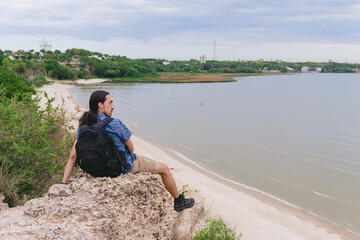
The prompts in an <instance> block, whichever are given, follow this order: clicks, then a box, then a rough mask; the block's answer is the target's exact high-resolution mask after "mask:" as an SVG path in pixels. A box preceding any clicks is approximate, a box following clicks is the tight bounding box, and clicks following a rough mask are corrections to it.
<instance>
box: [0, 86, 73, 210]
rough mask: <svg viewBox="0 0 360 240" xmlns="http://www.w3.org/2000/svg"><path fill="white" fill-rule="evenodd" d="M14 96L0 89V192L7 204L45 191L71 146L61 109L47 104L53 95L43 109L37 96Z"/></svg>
mask: <svg viewBox="0 0 360 240" xmlns="http://www.w3.org/2000/svg"><path fill="white" fill-rule="evenodd" d="M18 99H19V98H18V97H16V96H15V97H13V98H10V99H9V98H6V97H5V96H4V94H1V93H0V116H1V118H0V126H1V127H0V153H1V154H0V192H2V193H3V194H4V196H5V202H6V203H8V204H9V205H10V206H16V205H19V204H23V203H25V202H26V201H27V200H29V199H31V198H34V197H39V196H41V195H42V194H43V193H44V192H46V191H47V189H48V187H49V186H50V185H52V184H53V183H54V182H55V178H54V176H56V174H58V173H59V171H60V170H62V169H63V167H64V165H65V162H66V160H67V157H68V153H67V152H68V151H67V150H68V149H69V148H70V147H71V142H70V133H69V131H68V129H66V128H65V127H64V126H67V125H66V124H67V123H66V120H65V116H64V113H63V112H62V111H59V110H60V109H58V108H52V107H51V105H50V104H51V101H53V99H51V100H50V99H48V103H47V107H46V109H45V110H40V109H39V106H38V102H39V99H38V98H35V99H32V98H31V96H30V95H25V96H23V97H22V98H21V99H22V101H18ZM66 153H67V154H66Z"/></svg>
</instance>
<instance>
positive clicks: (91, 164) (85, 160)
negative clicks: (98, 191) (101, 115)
mask: <svg viewBox="0 0 360 240" xmlns="http://www.w3.org/2000/svg"><path fill="white" fill-rule="evenodd" d="M111 120H112V118H106V119H104V120H102V121H100V122H97V123H95V124H93V125H90V126H88V125H86V124H84V125H81V126H80V130H79V137H78V140H77V143H76V145H75V148H76V163H75V165H77V164H79V166H80V168H81V169H82V170H84V171H85V172H87V173H89V174H91V175H93V176H94V177H117V176H119V175H120V174H121V173H122V172H123V171H124V167H125V165H126V157H125V154H124V153H123V152H122V151H121V150H119V149H117V147H116V146H115V144H114V140H113V139H112V138H111V137H110V136H109V134H108V133H107V132H106V131H105V129H104V128H103V127H104V126H105V125H106V124H108V123H109V122H110V121H111Z"/></svg>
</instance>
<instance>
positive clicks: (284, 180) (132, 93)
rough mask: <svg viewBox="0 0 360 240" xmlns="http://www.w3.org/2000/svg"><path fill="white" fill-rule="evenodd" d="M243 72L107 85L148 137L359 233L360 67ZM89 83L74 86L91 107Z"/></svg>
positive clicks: (124, 115)
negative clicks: (193, 80)
mask: <svg viewBox="0 0 360 240" xmlns="http://www.w3.org/2000/svg"><path fill="white" fill-rule="evenodd" d="M239 79H241V81H238V82H234V83H211V84H124V85H120V86H119V87H115V88H114V87H105V89H106V90H108V91H109V92H110V93H111V95H112V98H113V100H114V101H115V108H116V109H115V111H114V117H119V118H121V119H122V120H124V121H127V122H129V123H132V124H130V125H131V127H132V128H134V129H135V131H137V132H140V133H141V134H143V136H151V137H152V138H153V139H154V140H155V141H157V142H159V143H161V144H163V145H165V146H167V147H169V148H171V149H173V150H174V151H177V152H179V153H181V154H182V155H184V156H186V157H187V158H189V159H191V160H192V161H194V162H196V163H197V164H199V165H201V166H203V167H205V168H207V169H210V170H211V171H213V172H216V173H218V174H220V175H222V176H224V177H227V178H229V179H231V180H233V181H237V182H240V183H242V184H246V185H249V186H251V187H255V188H257V189H259V190H261V191H264V192H267V193H269V194H272V195H274V196H276V197H278V198H281V199H283V200H285V201H288V202H290V203H293V204H295V205H297V206H299V207H302V208H305V209H308V210H310V211H311V212H314V213H316V214H318V215H320V216H323V217H325V218H328V219H330V220H332V221H335V222H337V223H340V224H342V225H344V226H346V227H348V228H350V229H352V230H354V231H356V232H359V233H360V160H359V156H360V125H359V123H360V94H359V90H360V75H356V74H295V75H280V76H254V77H242V78H239ZM93 90H94V88H83V87H82V88H73V89H72V94H73V96H74V98H75V101H77V102H78V103H79V104H80V105H82V106H85V105H86V104H88V102H87V101H88V97H89V95H90V93H91V92H92V91H93ZM134 124H136V125H134Z"/></svg>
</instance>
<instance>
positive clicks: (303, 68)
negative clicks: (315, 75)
mask: <svg viewBox="0 0 360 240" xmlns="http://www.w3.org/2000/svg"><path fill="white" fill-rule="evenodd" d="M301 72H303V73H308V72H310V69H309V67H301Z"/></svg>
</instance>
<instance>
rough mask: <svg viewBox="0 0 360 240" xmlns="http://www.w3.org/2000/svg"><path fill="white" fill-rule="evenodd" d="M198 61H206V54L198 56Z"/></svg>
mask: <svg viewBox="0 0 360 240" xmlns="http://www.w3.org/2000/svg"><path fill="white" fill-rule="evenodd" d="M200 63H206V55H202V56H200Z"/></svg>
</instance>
